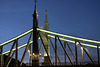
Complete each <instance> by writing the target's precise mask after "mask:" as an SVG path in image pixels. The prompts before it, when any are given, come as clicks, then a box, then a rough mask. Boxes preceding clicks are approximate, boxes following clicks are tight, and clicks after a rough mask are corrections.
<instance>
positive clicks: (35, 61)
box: [32, 0, 39, 66]
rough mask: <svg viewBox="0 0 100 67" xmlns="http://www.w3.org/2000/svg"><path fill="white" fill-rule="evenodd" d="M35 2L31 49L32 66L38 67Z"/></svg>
mask: <svg viewBox="0 0 100 67" xmlns="http://www.w3.org/2000/svg"><path fill="white" fill-rule="evenodd" d="M36 2H37V1H36V0H35V9H34V14H33V47H32V66H39V50H38V31H37V28H38V14H37V8H36Z"/></svg>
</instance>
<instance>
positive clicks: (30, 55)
mask: <svg viewBox="0 0 100 67" xmlns="http://www.w3.org/2000/svg"><path fill="white" fill-rule="evenodd" d="M29 66H31V45H29Z"/></svg>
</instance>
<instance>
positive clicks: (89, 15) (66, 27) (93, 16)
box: [0, 0, 100, 43]
mask: <svg viewBox="0 0 100 67" xmlns="http://www.w3.org/2000/svg"><path fill="white" fill-rule="evenodd" d="M45 9H47V11H48V21H49V24H50V26H49V28H50V31H55V32H59V33H63V34H68V35H72V36H77V37H82V38H87V39H92V40H98V41H100V0H37V11H38V14H39V19H38V20H39V22H38V23H39V26H44V25H43V23H44V21H45ZM33 11H34V0H0V43H2V42H4V41H7V40H9V39H11V38H13V37H15V36H17V35H19V34H21V33H23V32H25V31H27V30H29V29H31V28H32V25H33V21H32V19H33V17H32V14H33Z"/></svg>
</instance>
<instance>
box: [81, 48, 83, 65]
mask: <svg viewBox="0 0 100 67" xmlns="http://www.w3.org/2000/svg"><path fill="white" fill-rule="evenodd" d="M81 50H82V63H83V64H84V52H83V47H82V46H81Z"/></svg>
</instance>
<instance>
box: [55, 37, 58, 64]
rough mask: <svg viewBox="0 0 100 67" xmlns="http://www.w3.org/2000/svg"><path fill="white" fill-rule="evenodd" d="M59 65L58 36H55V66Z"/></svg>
mask: <svg viewBox="0 0 100 67" xmlns="http://www.w3.org/2000/svg"><path fill="white" fill-rule="evenodd" d="M57 64H58V61H57V36H55V65H57Z"/></svg>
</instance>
